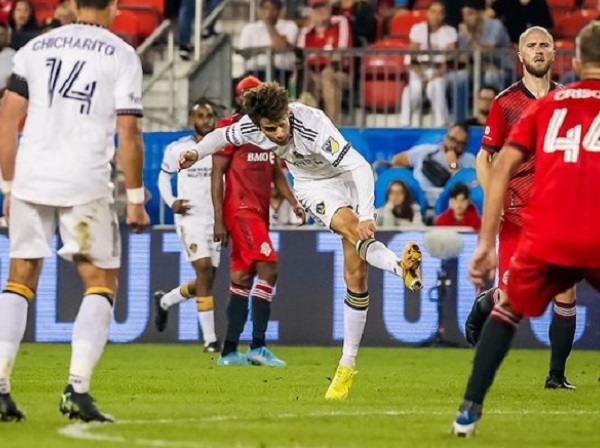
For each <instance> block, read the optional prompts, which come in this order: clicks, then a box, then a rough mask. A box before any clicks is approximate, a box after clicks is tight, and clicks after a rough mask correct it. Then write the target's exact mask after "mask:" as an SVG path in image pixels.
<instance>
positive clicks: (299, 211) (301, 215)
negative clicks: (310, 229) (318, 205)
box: [294, 204, 306, 226]
mask: <svg viewBox="0 0 600 448" xmlns="http://www.w3.org/2000/svg"><path fill="white" fill-rule="evenodd" d="M294 215H296V218H298V219H299V220H300V224H298V226H303V225H304V224H306V211H304V207H302V206H301V205H300V204H295V205H294Z"/></svg>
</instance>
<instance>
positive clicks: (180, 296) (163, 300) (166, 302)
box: [153, 282, 195, 332]
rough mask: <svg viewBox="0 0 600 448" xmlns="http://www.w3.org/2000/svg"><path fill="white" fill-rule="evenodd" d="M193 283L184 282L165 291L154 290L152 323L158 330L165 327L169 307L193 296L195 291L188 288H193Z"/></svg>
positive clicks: (161, 330)
mask: <svg viewBox="0 0 600 448" xmlns="http://www.w3.org/2000/svg"><path fill="white" fill-rule="evenodd" d="M193 284H194V283H193V282H189V283H184V284H183V285H181V286H178V287H177V288H174V289H172V290H171V291H169V292H167V293H165V292H164V291H155V292H154V294H153V300H154V311H155V315H154V325H155V326H156V329H157V330H158V331H160V332H163V331H165V328H167V321H168V319H169V308H171V307H172V306H173V305H177V304H179V303H181V302H185V301H186V300H188V299H191V298H192V297H194V295H195V292H192V291H190V289H193ZM190 286H192V288H190Z"/></svg>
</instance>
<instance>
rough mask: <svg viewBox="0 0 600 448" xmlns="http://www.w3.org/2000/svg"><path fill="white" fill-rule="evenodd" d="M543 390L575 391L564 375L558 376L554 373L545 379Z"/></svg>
mask: <svg viewBox="0 0 600 448" xmlns="http://www.w3.org/2000/svg"><path fill="white" fill-rule="evenodd" d="M544 389H564V390H575V389H577V388H576V387H575V386H573V385H572V384H571V383H569V380H568V379H567V377H566V376H564V375H558V374H555V373H551V374H549V375H548V377H547V378H546V383H545V384H544Z"/></svg>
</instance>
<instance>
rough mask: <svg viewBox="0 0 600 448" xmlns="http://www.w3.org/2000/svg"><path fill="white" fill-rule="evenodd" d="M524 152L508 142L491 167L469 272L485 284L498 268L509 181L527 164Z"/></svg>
mask: <svg viewBox="0 0 600 448" xmlns="http://www.w3.org/2000/svg"><path fill="white" fill-rule="evenodd" d="M523 161H524V158H523V153H522V152H521V151H520V150H519V149H517V148H514V147H512V146H508V145H507V146H505V147H504V148H503V150H502V151H501V152H500V154H499V155H498V157H497V158H496V160H495V161H494V164H493V165H492V169H491V178H492V179H493V180H494V181H493V182H491V183H490V184H489V188H488V191H487V192H486V195H485V203H484V207H483V223H482V227H481V235H480V239H479V245H478V246H477V249H476V250H475V252H474V254H473V257H472V259H471V265H470V266H469V275H470V277H471V279H472V280H473V282H474V283H475V284H476V285H480V286H481V285H483V283H484V282H485V280H486V278H492V276H493V275H494V271H495V269H496V264H497V263H496V236H497V235H498V231H499V228H500V218H501V216H502V203H503V199H504V195H505V194H506V190H507V189H508V183H509V181H510V179H511V177H512V176H513V175H514V173H516V172H517V170H518V169H519V167H520V166H521V165H522V164H523Z"/></svg>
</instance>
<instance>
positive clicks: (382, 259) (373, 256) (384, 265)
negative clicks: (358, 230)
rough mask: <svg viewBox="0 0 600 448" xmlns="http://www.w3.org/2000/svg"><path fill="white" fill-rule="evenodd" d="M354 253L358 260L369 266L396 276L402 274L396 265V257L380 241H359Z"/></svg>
mask: <svg viewBox="0 0 600 448" xmlns="http://www.w3.org/2000/svg"><path fill="white" fill-rule="evenodd" d="M356 251H357V252H358V255H359V256H360V258H362V259H363V260H365V261H366V262H367V263H369V264H370V265H371V266H375V267H376V268H377V269H381V270H383V271H388V272H391V273H392V274H394V275H397V276H400V275H401V274H402V268H401V267H400V266H399V265H398V255H396V254H395V253H394V252H392V251H391V250H390V249H388V248H387V247H386V246H385V244H383V243H382V242H381V241H377V240H373V239H371V240H364V241H359V242H358V244H357V245H356Z"/></svg>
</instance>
